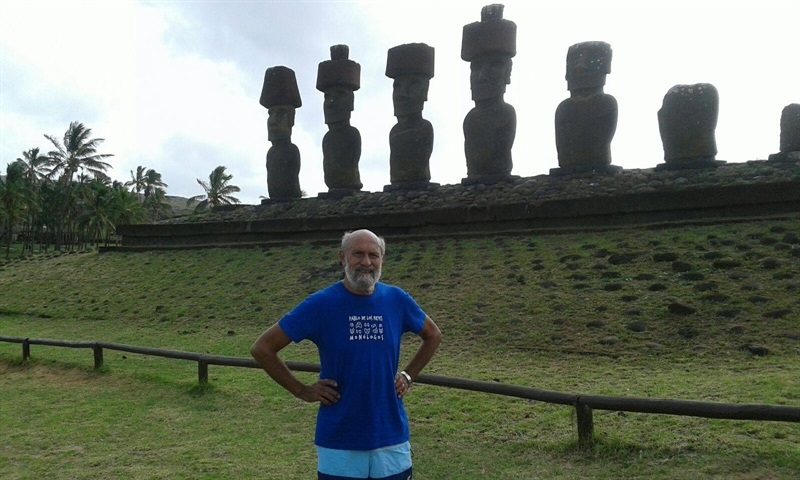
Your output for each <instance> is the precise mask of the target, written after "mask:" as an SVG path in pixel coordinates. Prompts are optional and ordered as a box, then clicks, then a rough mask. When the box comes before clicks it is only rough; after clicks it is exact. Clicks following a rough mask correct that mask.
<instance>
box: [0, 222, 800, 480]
mask: <svg viewBox="0 0 800 480" xmlns="http://www.w3.org/2000/svg"><path fill="white" fill-rule="evenodd" d="M336 247H337V246H336V245H335V243H298V244H297V245H293V246H276V247H269V248H264V249H211V250H198V251H173V252H157V251H156V252H147V253H104V254H97V253H85V254H78V253H74V254H40V255H36V256H33V257H30V258H28V259H12V260H9V261H5V262H3V263H0V334H1V335H9V336H23V337H46V338H64V339H69V340H103V341H112V342H120V343H130V344H136V345H143V346H152V347H164V348H172V349H178V350H190V351H206V352H210V353H213V354H220V355H233V356H240V357H246V356H248V351H249V347H250V345H251V344H252V342H253V340H254V339H255V338H256V336H257V335H258V334H259V333H260V332H261V331H263V330H264V329H265V328H266V327H267V326H269V325H270V324H272V323H273V322H275V321H276V320H277V319H279V318H280V316H281V315H282V314H283V313H285V312H286V311H287V310H288V309H290V308H291V307H292V306H293V305H295V304H296V303H297V302H298V301H300V300H301V299H302V298H303V297H304V296H305V295H307V294H309V293H311V292H313V291H316V290H317V289H319V288H321V287H323V286H325V285H327V284H329V283H331V282H334V281H337V280H338V279H340V278H341V273H340V266H339V265H338V263H337V260H336ZM383 280H384V281H386V282H389V283H394V284H397V285H400V286H401V287H403V288H404V289H406V290H407V291H409V292H410V293H411V294H412V295H413V296H414V297H415V298H416V299H417V301H418V302H419V303H420V305H421V306H422V307H423V308H424V309H425V310H426V311H427V312H428V313H429V315H430V316H431V317H432V318H433V319H434V320H436V321H437V323H438V324H439V325H440V327H441V328H442V331H443V332H444V335H445V340H444V343H443V345H442V347H441V350H440V352H439V354H438V355H437V357H436V358H435V360H434V362H433V363H432V364H431V365H430V367H429V369H428V370H426V372H427V373H436V374H441V375H448V376H455V377H465V378H472V379H477V380H485V381H500V382H505V383H512V384H519V385H527V386H534V387H538V388H544V389H549V390H558V391H566V392H574V393H592V394H604V395H627V396H641V397H647V396H652V397H662V398H682V399H695V400H711V401H721V402H737V403H766V404H786V405H795V406H797V405H800V382H798V381H797V379H798V378H800V355H798V354H800V215H789V216H784V217H780V218H772V219H762V220H752V221H746V222H738V223H729V224H721V225H708V226H687V227H681V228H673V229H647V228H630V229H619V230H614V231H602V232H586V233H571V234H564V235H539V236H527V235H509V236H495V237H492V236H487V237H480V238H460V239H434V240H422V241H403V240H392V239H388V248H387V256H386V260H385V266H384V277H383ZM407 341H408V344H409V345H408V346H407V347H408V348H406V349H405V353H404V355H405V356H407V355H408V354H409V352H408V350H409V349H411V348H413V343H414V342H413V339H408V340H407ZM18 349H19V346H18V345H8V344H2V343H0V370H3V373H5V374H6V375H0V377H5V378H6V380H4V381H0V387H2V388H3V389H5V390H6V391H14V392H17V394H18V395H20V398H23V399H25V400H24V401H25V402H30V401H35V399H34V398H28V397H25V395H24V394H23V393H21V392H23V391H25V390H26V388H25V385H30V384H31V382H32V383H36V384H38V381H39V380H41V379H42V378H46V379H47V381H48V382H54V383H56V384H58V385H59V386H60V387H62V388H65V389H66V390H68V391H70V390H71V389H73V388H76V387H75V386H74V385H73V383H75V382H77V383H79V384H85V383H89V384H91V385H94V387H93V388H97V389H99V390H101V391H102V384H103V382H100V381H99V380H97V379H93V378H92V377H89V378H88V379H87V378H85V377H83V376H81V375H77V377H80V378H79V379H76V375H75V374H70V373H62V374H58V375H52V374H47V372H48V371H50V372H52V370H53V369H59V368H63V367H58V366H54V365H52V364H50V363H49V362H55V364H56V365H62V364H64V363H65V362H66V363H67V364H68V365H90V364H91V358H90V357H91V355H90V354H87V353H83V354H80V353H77V352H72V351H67V349H51V350H45V349H41V348H40V349H37V350H36V351H35V353H34V359H36V358H40V359H43V360H40V361H43V362H44V363H40V364H36V365H37V367H36V368H33V367H29V368H28V369H25V368H22V367H19V366H17V364H16V363H15V361H14V358H18V357H19V351H18ZM87 355H88V356H87ZM123 358H125V359H123ZM286 358H287V359H291V360H302V361H316V357H315V352H314V350H313V348H312V346H309V345H307V344H300V345H292V346H291V347H289V349H288V350H287V352H286ZM136 361H137V362H140V363H139V364H137V367H136V368H137V369H144V371H145V373H141V371H140V370H137V371H139V373H134V372H132V371H129V370H128V369H130V368H133V367H132V366H131V365H133V362H134V359H133V358H131V357H130V356H125V357H122V356H121V355H109V358H108V359H107V363H108V364H109V369H110V370H111V371H110V373H108V374H105V375H104V377H110V378H107V379H106V380H105V381H106V382H110V384H111V385H112V387H113V389H120V390H121V391H122V392H129V393H131V392H130V390H129V388H135V389H141V388H145V389H147V388H156V389H157V390H158V391H159V392H161V393H159V395H162V396H167V397H173V396H175V395H177V397H178V400H177V401H188V402H189V403H193V402H195V401H194V400H187V399H184V400H180V397H181V394H180V392H177V393H176V392H175V391H174V386H175V384H176V382H177V384H178V385H184V384H186V382H189V383H191V379H192V377H193V376H194V375H193V374H192V373H191V368H188V371H189V373H186V372H187V369H186V368H185V367H184V369H183V370H182V371H181V373H175V372H173V369H177V368H179V367H174V366H172V363H175V362H164V363H169V366H165V365H164V364H163V363H158V365H160V366H159V367H158V368H157V369H155V370H154V369H153V366H152V365H153V363H154V361H147V360H136ZM42 369H44V370H42ZM222 370H223V369H216V370H212V372H214V373H213V374H212V378H211V383H212V385H217V387H216V388H217V389H218V390H216V392H215V393H213V392H212V394H211V396H210V397H209V396H208V395H206V396H205V397H204V399H203V400H202V401H200V402H202V403H203V405H206V406H208V404H207V402H211V403H214V404H216V405H217V407H216V408H215V410H213V411H214V412H216V411H219V408H221V407H220V405H221V404H224V405H225V406H226V407H225V408H230V409H233V410H236V411H238V412H239V413H240V414H241V416H242V417H245V419H246V417H247V416H248V415H258V417H257V418H258V419H259V422H263V423H264V424H275V423H276V422H277V424H278V425H284V426H285V425H286V423H282V422H286V421H287V420H286V418H284V417H282V416H281V417H277V418H276V417H275V415H298V412H297V408H298V405H297V403H296V401H295V400H294V399H292V398H286V395H285V394H283V393H282V392H280V391H275V390H271V392H272V394H270V396H266V397H263V398H262V396H260V395H261V394H259V396H257V397H254V395H255V394H254V393H253V390H254V389H256V388H261V387H256V385H259V386H263V385H264V384H267V383H269V382H267V381H265V380H262V379H261V377H260V376H254V375H253V372H249V373H248V372H235V373H234V372H228V371H222ZM229 370H239V369H229ZM59 375H63V376H64V377H65V378H69V379H71V380H70V382H71V383H69V384H65V383H63V382H61V381H59V380H57V379H56V378H54V377H58V376H59ZM125 378H131V379H132V380H130V381H131V382H133V383H135V385H136V386H135V387H130V386H125V385H118V383H119V380H120V379H125ZM175 378H183V379H184V380H176V379H175ZM35 379H39V380H35ZM112 387H107V388H112ZM114 391H116V390H114ZM131 394H132V393H131ZM2 395H3V394H1V393H0V396H2ZM75 395H79V396H80V395H84V393H75ZM137 395H139V394H138V393H137ZM147 402H154V404H158V402H159V401H158V400H157V399H148V400H147ZM147 402H145V403H147ZM242 403H244V404H245V406H244V407H242V405H241V404H242ZM267 403H268V404H270V405H273V408H271V409H270V410H269V411H270V412H272V413H270V415H272V416H271V417H270V416H268V417H263V418H262V416H261V414H256V413H253V408H254V407H253V405H255V404H258V405H262V404H267ZM247 405H250V407H247ZM537 405H538V406H537ZM20 408H22V407H20ZM130 408H134V407H130ZM203 408H205V407H198V411H197V412H189V413H186V412H184V415H190V416H191V417H190V418H194V417H193V415H201V416H202V415H208V412H205V413H203ZM408 408H409V411H410V414H411V417H412V419H413V421H412V431H413V432H414V435H415V445H416V446H417V447H418V448H419V452H420V454H419V455H418V457H417V460H416V461H417V462H418V464H419V465H420V468H419V470H420V472H419V474H418V475H415V478H417V477H419V478H420V479H423V480H424V479H426V478H427V479H434V478H435V479H449V478H520V479H522V478H687V477H691V476H695V477H699V478H793V477H794V474H795V473H797V472H800V430H798V427H797V426H796V425H791V424H780V423H769V422H731V421H708V420H704V419H688V418H682V417H670V416H657V415H621V414H614V415H611V414H610V412H604V413H603V414H599V413H598V414H596V418H597V420H596V424H597V426H596V429H597V430H598V435H599V437H600V440H601V441H600V442H599V446H598V448H597V449H596V450H595V451H594V452H593V453H588V454H587V453H585V452H583V453H582V452H579V451H577V450H575V445H574V437H575V434H574V419H573V420H572V421H571V420H570V418H569V415H570V409H568V408H563V407H558V406H546V405H541V404H532V403H531V402H520V401H514V400H508V399H503V398H501V397H491V396H487V395H477V394H464V393H459V392H457V391H450V390H445V389H440V388H434V387H429V386H420V387H418V390H417V393H416V397H413V398H412V399H409V406H408ZM98 409H99V410H101V408H100V407H98ZM237 409H241V410H237ZM233 410H232V411H233ZM256 410H258V409H256ZM278 411H280V412H284V413H280V414H279V413H277V412H278ZM303 412H305V413H303V414H302V415H301V417H302V418H303V419H304V420H303V422H307V423H304V424H303V427H302V428H300V429H299V431H296V432H295V431H294V429H292V433H291V434H290V433H287V432H280V433H278V432H275V433H274V434H275V435H290V437H288V438H287V439H284V440H282V441H281V442H283V443H281V444H279V445H277V446H275V445H273V446H271V447H270V448H271V449H275V448H277V450H275V452H274V455H275V456H276V457H274V458H273V457H269V462H276V463H270V465H273V466H275V468H278V469H279V471H282V472H283V473H282V474H276V476H269V475H267V476H266V477H264V478H307V474H308V470H307V469H306V470H302V469H301V471H302V472H305V473H301V472H297V471H296V467H294V468H295V470H292V468H293V467H290V466H289V465H288V464H286V465H285V466H284V463H285V462H284V461H283V460H280V459H278V458H279V457H281V455H282V453H281V452H284V451H285V448H287V446H292V447H293V448H294V449H295V450H294V451H302V452H306V450H307V449H308V448H310V435H311V434H310V429H311V427H310V426H309V424H310V422H313V412H310V411H309V410H308V409H306V410H303ZM0 415H2V413H0ZM142 415H145V414H142ZM306 415H307V416H306ZM148 418H149V417H147V416H146V415H145V418H144V419H143V420H142V422H143V424H145V425H147V424H148V421H149V420H148ZM226 418H227V422H228V424H229V425H228V426H227V427H226V426H221V425H217V428H220V429H221V430H222V431H227V430H226V429H231V432H230V433H229V435H230V436H229V437H227V440H225V441H230V442H232V443H237V442H240V443H241V442H245V443H246V441H245V440H247V441H253V442H257V440H255V438H256V437H257V436H258V435H259V434H258V433H252V435H253V437H248V436H247V434H243V433H242V431H244V430H246V429H247V428H246V427H245V426H244V425H243V424H241V421H243V420H242V419H238V420H237V419H236V418H230V417H226ZM291 418H294V417H291ZM291 421H294V420H291ZM570 424H572V425H573V427H572V429H571V428H570ZM231 425H232V426H231ZM131 428H133V427H131ZM152 428H156V426H152ZM158 428H161V427H158ZM264 428H267V427H264ZM271 428H273V427H270V429H271ZM275 428H277V427H275ZM270 431H271V430H270ZM177 432H178V433H179V434H180V433H181V432H183V434H184V435H190V434H191V430H186V429H183V428H182V427H181V428H178V430H177ZM135 433H138V434H141V433H142V432H139V431H136V432H135ZM8 435H9V434H8V433H6V434H2V433H0V440H2V441H1V442H0V443H3V444H11V443H14V442H13V441H12V440H14V439H17V437H14V438H11V437H9V436H8ZM75 435H76V436H77V435H78V433H76V434H75ZM4 436H5V438H4ZM144 436H145V437H147V435H144ZM242 436H243V439H242V438H239V437H242ZM31 438H33V437H31ZM281 438H283V437H281ZM248 439H249V440H248ZM61 440H62V439H54V440H53V442H57V441H61ZM197 442H199V443H201V444H203V445H205V444H206V443H205V442H204V441H203V440H201V439H198V440H197ZM248 445H249V443H246V445H245V446H242V448H243V450H242V452H248V451H250V450H249V449H250V448H251V447H249V446H248ZM4 448H5V449H6V450H5V454H6V456H7V457H8V458H16V459H18V458H20V457H21V453H20V450H19V449H18V448H17V449H15V447H8V446H6V447H4ZM9 448H10V449H11V450H10V451H9ZM117 448H121V449H123V450H126V451H127V450H128V449H129V448H131V447H128V446H126V445H125V444H119V445H117ZM139 448H143V449H147V451H151V450H152V451H157V450H158V449H160V448H163V445H162V444H161V443H159V441H156V443H155V444H148V445H147V446H144V447H139ZM218 448H222V447H218ZM3 453H4V450H0V457H2V455H3ZM311 454H312V455H311V457H310V458H305V457H303V458H302V459H300V460H298V461H299V462H300V464H301V465H306V467H307V466H308V465H310V464H313V452H311ZM185 455H189V456H191V455H201V453H198V452H196V451H194V450H192V451H191V452H185ZM226 455H229V456H230V459H228V457H221V459H220V461H221V462H222V464H223V465H228V468H229V471H239V470H236V469H237V468H238V469H245V470H246V469H247V468H249V467H248V466H250V465H252V466H253V468H254V469H256V466H255V465H254V464H257V463H258V459H259V458H263V457H261V456H256V458H255V459H253V458H248V457H247V455H246V454H245V453H239V454H234V453H233V452H231V451H227V454H226ZM258 455H263V453H258ZM300 455H302V454H300ZM181 458H183V457H181ZM131 461H132V460H131ZM163 461H165V462H166V463H167V464H169V463H170V461H169V460H167V459H165V460H163ZM120 462H123V461H122V460H120ZM239 462H241V466H237V467H233V466H232V465H234V464H237V465H238V463H239ZM248 462H249V463H248ZM304 462H305V463H304ZM56 464H58V462H56ZM123 464H124V462H123ZM455 465H460V467H454V466H455ZM42 468H43V470H42V471H46V467H42ZM87 468H88V467H87ZM109 468H110V467H109ZM281 468H283V469H284V470H280V469H281ZM309 468H313V467H309ZM245 470H242V471H240V474H238V475H234V474H230V475H228V474H224V473H223V474H219V475H218V476H213V475H209V476H204V475H199V474H197V475H198V476H194V477H192V475H190V474H188V473H185V472H184V473H181V474H180V475H177V476H175V474H176V472H180V469H179V468H178V467H176V468H175V469H173V470H172V474H173V477H169V476H165V477H155V476H153V474H152V472H150V473H141V474H140V475H139V476H137V475H134V476H132V477H130V478H253V477H248V476H247V475H246V474H245V473H242V472H243V471H245ZM88 471H89V472H91V471H93V470H92V469H91V468H89V470H88ZM191 471H193V472H196V470H191ZM254 471H255V470H254ZM9 472H13V470H9ZM114 472H115V471H112V472H111V474H112V475H113V474H114ZM2 473H3V470H2V467H0V474H2ZM7 473H8V472H7ZM106 473H108V472H106ZM117 473H118V472H117ZM184 474H185V475H186V476H182V475H184ZM0 476H2V475H0ZM9 478H27V477H24V476H17V477H14V476H11V477H9ZM76 478H92V477H90V476H85V477H80V476H79V477H76Z"/></svg>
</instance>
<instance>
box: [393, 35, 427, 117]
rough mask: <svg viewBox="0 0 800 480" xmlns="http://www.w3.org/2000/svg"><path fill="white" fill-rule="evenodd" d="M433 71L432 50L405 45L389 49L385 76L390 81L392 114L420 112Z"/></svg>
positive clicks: (425, 99)
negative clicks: (391, 80) (391, 81)
mask: <svg viewBox="0 0 800 480" xmlns="http://www.w3.org/2000/svg"><path fill="white" fill-rule="evenodd" d="M433 70H434V49H433V47H430V46H428V45H426V44H424V43H407V44H404V45H398V46H396V47H392V48H390V49H389V51H388V53H387V57H386V76H387V77H389V78H391V79H393V80H394V82H393V84H392V103H393V104H394V115H395V116H396V117H402V116H406V115H412V114H417V113H421V112H422V109H423V108H424V107H425V102H426V101H427V100H428V87H429V86H430V81H431V78H433Z"/></svg>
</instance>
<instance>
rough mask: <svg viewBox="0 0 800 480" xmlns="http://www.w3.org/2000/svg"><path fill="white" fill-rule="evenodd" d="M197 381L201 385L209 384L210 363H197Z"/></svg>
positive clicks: (200, 361) (199, 361)
mask: <svg viewBox="0 0 800 480" xmlns="http://www.w3.org/2000/svg"><path fill="white" fill-rule="evenodd" d="M197 380H198V381H199V382H200V384H201V385H206V384H207V383H208V363H207V362H204V361H202V360H198V362H197Z"/></svg>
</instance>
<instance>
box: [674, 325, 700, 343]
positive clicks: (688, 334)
mask: <svg viewBox="0 0 800 480" xmlns="http://www.w3.org/2000/svg"><path fill="white" fill-rule="evenodd" d="M678 335H680V336H681V337H683V338H685V339H687V340H688V339H690V338H694V337H696V336H698V335H700V332H698V331H697V329H696V328H693V327H681V328H679V329H678Z"/></svg>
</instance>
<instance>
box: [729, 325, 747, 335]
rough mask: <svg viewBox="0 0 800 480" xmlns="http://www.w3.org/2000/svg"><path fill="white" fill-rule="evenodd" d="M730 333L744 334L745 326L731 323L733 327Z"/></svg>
mask: <svg viewBox="0 0 800 480" xmlns="http://www.w3.org/2000/svg"><path fill="white" fill-rule="evenodd" d="M728 333H730V334H731V335H742V334H743V333H744V326H742V325H731V327H730V328H729V329H728Z"/></svg>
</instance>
